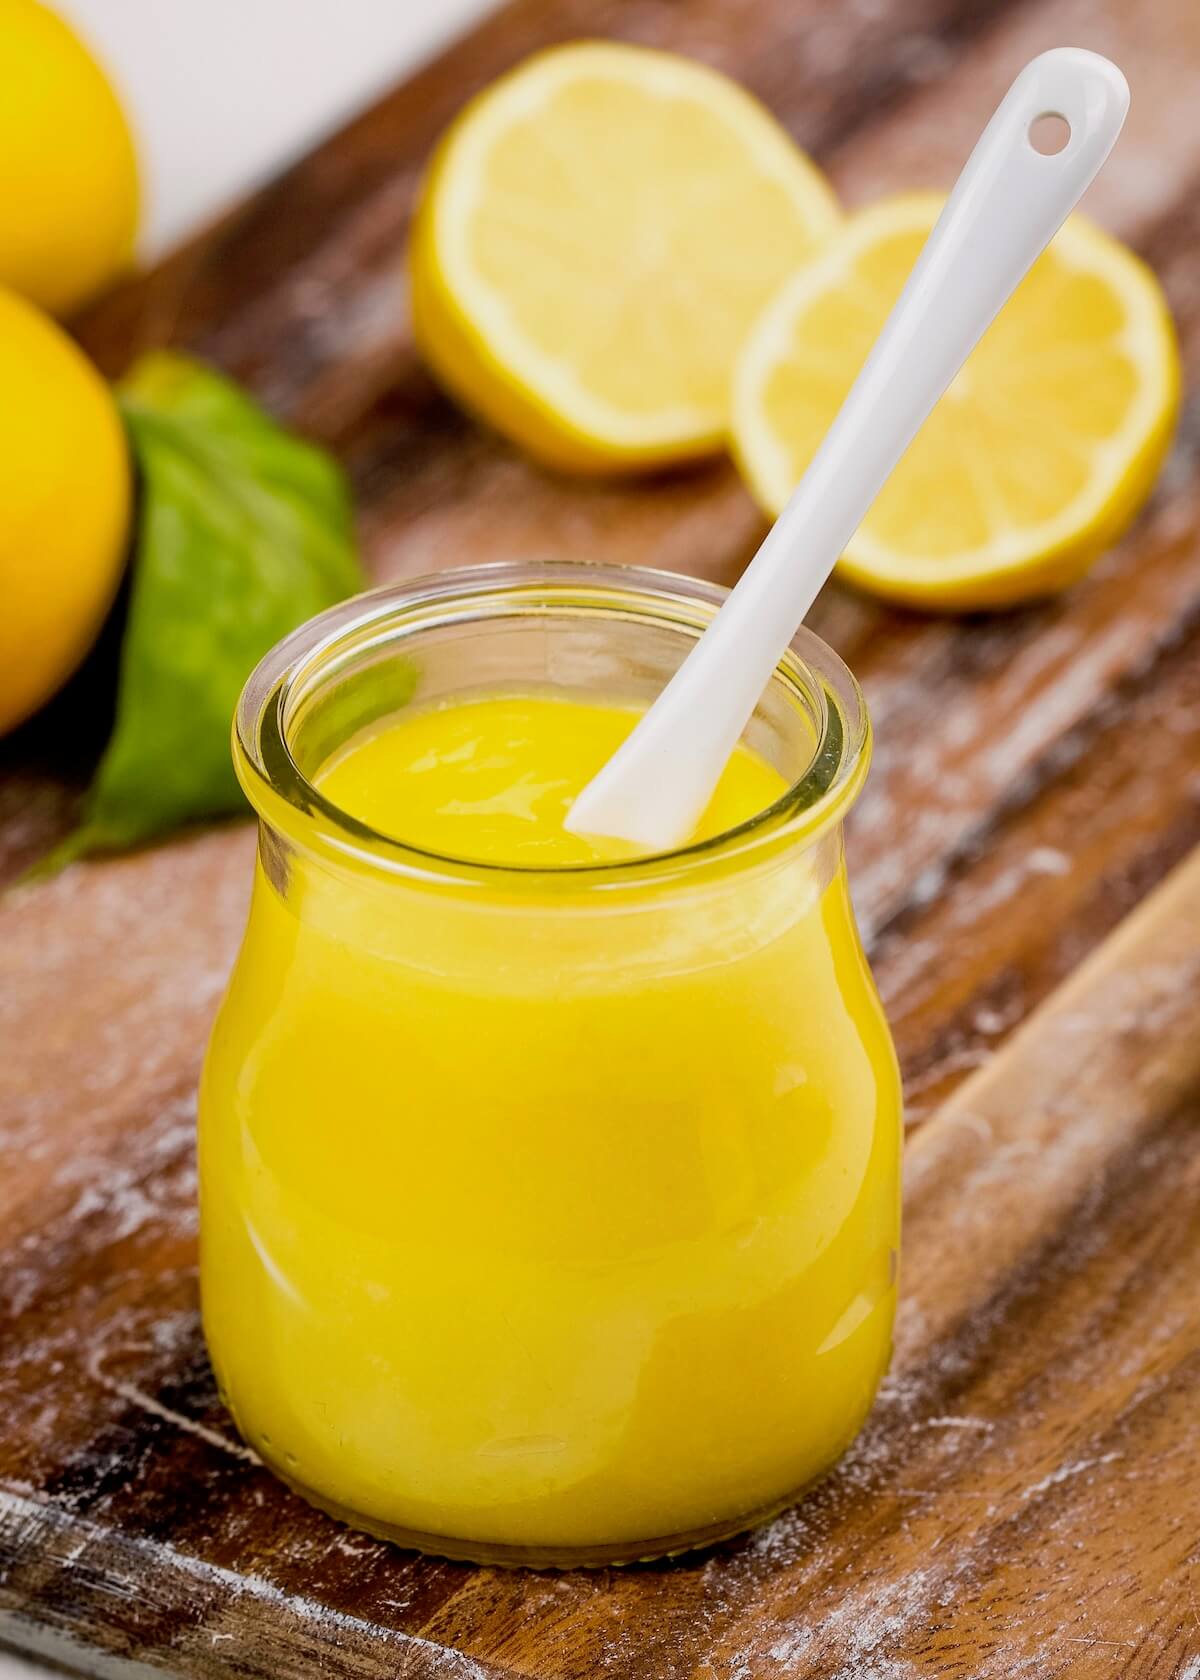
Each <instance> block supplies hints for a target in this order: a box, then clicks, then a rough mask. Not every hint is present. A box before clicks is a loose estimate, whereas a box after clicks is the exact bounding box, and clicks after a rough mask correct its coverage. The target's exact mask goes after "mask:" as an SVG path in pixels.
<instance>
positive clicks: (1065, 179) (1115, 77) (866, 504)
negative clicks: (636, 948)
mask: <svg viewBox="0 0 1200 1680" xmlns="http://www.w3.org/2000/svg"><path fill="white" fill-rule="evenodd" d="M1128 107H1129V88H1128V86H1127V84H1126V81H1125V78H1124V76H1123V75H1122V74H1121V72H1120V71H1119V70H1118V69H1117V67H1116V65H1114V64H1111V63H1110V62H1109V61H1108V60H1107V59H1105V58H1101V57H1100V56H1099V55H1098V54H1096V53H1092V52H1086V51H1084V50H1083V49H1082V48H1076V47H1060V48H1057V49H1055V50H1054V51H1052V52H1047V53H1043V54H1042V55H1041V57H1039V58H1035V59H1034V60H1033V61H1032V62H1031V63H1030V64H1027V65H1026V67H1025V69H1024V70H1022V72H1021V74H1020V75H1019V76H1018V77H1017V79H1016V81H1015V82H1014V83H1013V85H1012V87H1011V88H1010V89H1009V91H1008V93H1007V94H1006V95H1005V97H1004V100H1003V101H1002V103H1001V105H1000V107H999V109H998V110H997V111H996V114H995V115H994V116H993V118H992V120H991V122H990V123H989V124H988V126H987V128H986V129H985V130H984V132H983V134H982V136H981V137H980V140H979V142H978V144H977V145H976V147H975V150H974V151H973V152H972V153H971V156H970V158H969V159H968V160H967V164H966V167H965V169H964V170H963V172H962V174H961V175H960V176H959V179H958V182H957V184H956V186H955V188H954V191H953V192H952V193H951V194H950V197H949V199H948V200H947V201H946V205H945V208H944V209H943V211H942V214H941V216H940V217H939V218H938V221H937V225H936V226H935V227H934V229H933V232H932V233H931V234H930V236H929V239H928V240H927V242H926V244H925V247H924V249H923V250H922V252H921V255H920V256H919V257H918V259H917V262H916V265H915V267H914V268H913V271H912V274H911V275H910V276H909V279H908V282H907V284H906V286H905V288H904V290H903V292H902V293H901V295H900V298H899V301H898V302H897V304H896V306H895V308H894V309H893V311H892V313H891V315H890V316H889V317H888V320H887V322H886V324H885V326H884V328H883V332H882V333H881V335H880V337H879V339H878V340H877V341H876V344H875V346H874V349H873V350H872V351H871V354H870V355H869V356H868V358H867V360H866V362H865V363H864V365H863V368H862V371H861V372H860V373H859V375H858V378H857V379H856V380H855V382H854V384H853V386H852V387H851V389H850V392H849V394H848V396H847V397H846V400H845V402H844V403H843V405H842V407H841V409H840V411H839V413H838V415H837V417H836V418H835V420H834V422H833V424H832V426H831V427H830V428H829V431H828V432H827V433H826V435H825V438H824V440H823V442H822V443H821V446H820V448H819V449H818V450H817V453H816V454H815V455H814V456H813V459H812V461H811V462H810V464H809V467H808V470H807V472H806V473H805V474H804V477H803V478H802V479H801V480H800V483H799V484H798V485H797V487H796V489H795V491H794V492H793V494H792V497H791V499H790V501H789V502H788V504H787V506H786V507H785V508H784V510H783V512H782V513H781V514H780V516H779V518H778V520H777V521H776V522H775V524H774V526H773V527H772V529H771V530H770V531H769V532H768V533H767V536H766V538H765V540H764V542H763V544H762V546H761V548H760V549H759V550H758V553H757V554H756V555H755V556H754V559H753V560H752V561H751V562H750V564H749V566H748V567H747V568H746V571H745V572H744V574H743V575H742V578H741V579H740V581H739V582H738V584H737V587H736V588H735V589H734V590H733V593H732V594H731V595H730V597H729V599H728V601H727V602H726V603H725V605H724V606H723V607H722V608H721V611H720V612H719V613H718V614H717V616H716V618H715V619H714V620H713V622H712V624H711V625H710V626H709V628H708V630H707V631H706V632H705V634H704V635H703V636H702V637H701V639H700V640H699V642H697V644H696V646H695V647H694V649H693V650H692V652H691V653H690V654H689V655H688V657H687V659H686V660H685V661H684V663H683V665H681V666H680V668H679V670H678V671H677V672H676V673H675V675H674V677H672V679H671V681H670V682H669V683H668V684H667V686H666V688H664V689H663V691H662V693H661V694H660V695H659V696H658V698H657V700H656V701H655V702H654V704H653V706H652V707H651V708H650V710H649V711H648V712H647V713H646V715H645V717H644V718H643V719H642V720H641V722H640V723H639V724H638V726H637V728H636V729H635V730H634V731H633V733H632V734H631V735H630V736H629V738H628V739H627V740H626V742H625V743H624V745H623V746H622V747H621V748H620V750H619V751H618V752H617V753H616V755H615V756H614V757H613V758H612V759H611V760H610V761H609V763H608V764H606V765H605V766H604V768H603V769H602V770H601V771H600V773H599V775H598V776H596V777H595V779H594V780H593V781H592V782H590V783H589V784H588V786H587V787H586V788H584V790H583V792H582V793H581V794H580V795H579V797H578V799H577V800H576V802H575V804H574V806H573V807H572V809H571V812H570V814H569V816H568V821H567V826H568V827H569V828H571V829H572V830H574V831H576V832H579V833H592V834H609V835H618V836H620V837H622V838H625V839H630V840H634V841H638V842H640V843H642V844H643V845H648V846H651V847H653V848H654V849H656V850H661V849H665V848H667V847H670V846H672V845H676V844H679V843H680V842H681V841H682V840H684V839H686V837H687V836H688V835H689V834H690V833H691V832H692V830H693V829H694V827H695V825H696V823H697V822H698V820H699V818H700V816H701V814H702V812H703V810H704V807H705V805H706V804H707V802H708V800H709V798H710V797H711V794H712V791H713V788H714V787H715V785H716V783H717V781H718V779H719V777H720V774H721V771H722V769H723V767H724V765H725V763H726V760H727V759H728V757H729V754H730V753H731V752H732V751H733V748H734V746H735V745H736V743H737V740H738V737H739V736H740V734H741V732H742V730H743V729H744V727H745V725H746V722H747V720H748V719H749V717H750V715H751V713H752V712H753V710H754V707H755V705H756V704H757V703H758V700H759V697H760V696H761V694H762V692H763V690H764V688H765V687H766V685H767V682H768V681H769V680H770V676H771V673H772V671H773V670H774V669H775V666H776V664H777V663H778V661H779V659H780V658H781V657H782V655H783V652H784V650H785V648H786V647H787V645H788V643H789V641H790V640H791V638H792V636H793V635H794V633H795V631H796V628H797V626H798V625H799V624H800V623H801V621H802V620H803V618H804V615H805V614H806V613H807V612H808V610H809V608H810V607H811V606H812V604H813V601H814V600H815V599H816V597H817V594H818V593H819V591H820V589H821V586H822V585H823V584H824V582H825V580H826V579H827V578H828V576H829V574H830V572H831V571H832V570H833V567H834V564H835V563H836V561H837V558H838V556H839V554H840V553H841V552H842V549H843V548H844V547H845V546H846V544H847V542H848V541H849V540H850V538H851V537H852V536H853V534H854V532H855V530H856V529H857V528H858V526H859V525H860V524H861V522H862V520H863V517H864V515H865V514H866V512H867V510H868V509H869V508H870V506H871V503H872V502H873V501H874V500H875V497H876V496H877V495H878V494H879V491H880V490H881V489H882V488H883V485H884V483H885V482H886V481H887V479H888V477H889V476H890V475H891V473H892V471H893V469H894V468H895V466H896V464H897V463H898V461H899V460H900V457H901V456H902V455H903V453H904V451H905V450H906V449H907V448H908V445H909V444H910V443H911V442H912V440H913V438H914V436H915V435H916V433H917V432H918V430H919V429H920V427H921V426H922V424H923V423H924V421H925V420H926V419H927V418H928V416H929V413H930V410H931V409H932V408H933V406H934V404H935V403H936V402H937V400H938V398H939V397H940V396H941V395H942V394H943V392H944V391H945V390H946V387H947V386H948V385H949V384H950V382H951V380H952V379H953V378H954V376H955V374H956V373H957V372H958V370H959V369H960V368H961V367H962V365H963V363H964V362H965V361H966V359H967V357H968V356H969V355H970V353H971V351H972V350H973V349H974V348H975V346H976V344H977V343H978V342H979V340H980V338H981V337H982V336H983V334H984V332H985V331H986V329H987V327H988V326H989V325H990V324H991V322H992V320H993V319H994V318H995V316H996V314H997V313H998V312H999V310H1000V309H1001V307H1002V306H1003V305H1004V303H1005V302H1007V300H1008V298H1009V297H1010V295H1011V294H1012V292H1013V291H1014V290H1015V288H1016V286H1017V285H1018V284H1019V282H1020V281H1021V280H1022V279H1023V278H1024V276H1025V275H1026V274H1027V273H1028V271H1029V268H1030V267H1031V265H1032V264H1033V262H1034V260H1035V259H1036V258H1037V257H1038V256H1039V255H1040V253H1041V252H1042V251H1043V250H1044V249H1045V247H1046V245H1048V244H1049V242H1050V240H1051V239H1052V238H1053V236H1054V234H1055V233H1056V232H1057V230H1058V228H1059V227H1060V226H1061V225H1062V223H1063V221H1064V220H1065V219H1066V217H1067V215H1068V214H1069V213H1070V211H1071V210H1072V209H1073V208H1074V206H1075V205H1076V204H1077V203H1078V201H1079V199H1080V197H1081V196H1082V194H1083V192H1084V189H1085V188H1086V187H1087V186H1088V184H1089V182H1090V181H1091V180H1092V178H1093V177H1094V176H1095V174H1096V172H1097V170H1099V168H1100V166H1101V164H1102V163H1103V162H1104V160H1105V158H1106V157H1107V156H1108V154H1109V152H1110V151H1111V149H1112V146H1113V143H1114V141H1115V140H1116V138H1117V135H1118V134H1119V133H1120V130H1121V125H1122V123H1123V122H1124V120H1125V113H1126V111H1127V110H1128ZM1048 115H1053V116H1058V117H1061V118H1063V119H1065V121H1066V123H1067V125H1068V126H1069V131H1070V132H1069V137H1068V139H1067V141H1066V144H1065V145H1064V146H1063V148H1062V149H1061V150H1060V151H1058V152H1055V153H1053V154H1052V155H1046V154H1044V153H1042V152H1039V151H1038V150H1037V149H1036V148H1035V146H1034V144H1033V141H1032V139H1031V130H1032V128H1033V125H1034V124H1035V123H1036V122H1037V119H1038V118H1039V117H1043V116H1048Z"/></svg>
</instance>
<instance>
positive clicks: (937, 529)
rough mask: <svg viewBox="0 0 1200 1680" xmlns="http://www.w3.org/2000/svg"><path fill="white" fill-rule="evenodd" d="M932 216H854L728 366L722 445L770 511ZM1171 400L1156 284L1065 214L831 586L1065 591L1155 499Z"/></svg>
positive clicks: (995, 601) (1014, 593)
mask: <svg viewBox="0 0 1200 1680" xmlns="http://www.w3.org/2000/svg"><path fill="white" fill-rule="evenodd" d="M943 203H944V199H943V198H942V197H940V196H935V195H931V194H918V195H912V196H907V197H904V198H898V199H892V200H888V201H886V202H884V203H882V204H879V205H876V206H875V207H874V208H872V209H870V210H866V211H864V212H862V213H861V214H860V215H857V216H855V217H853V218H852V219H850V220H849V221H848V222H847V223H846V224H845V226H844V228H843V230H842V232H841V233H840V234H839V235H838V236H837V237H836V238H835V239H834V240H833V241H831V243H830V244H829V246H828V247H827V248H826V250H825V251H824V252H823V253H822V254H821V255H820V256H818V257H817V258H816V259H815V260H814V261H813V262H811V263H810V264H809V265H808V266H807V268H806V269H805V270H803V271H802V272H800V273H799V274H797V275H796V276H795V277H794V278H793V279H792V280H791V281H789V282H788V283H786V284H785V286H784V287H783V289H782V290H781V291H780V292H779V293H778V294H777V296H776V297H775V299H774V300H773V301H772V302H771V304H769V305H768V307H767V309H766V310H765V312H764V314H763V315H762V316H761V317H760V319H759V321H758V323H757V325H756V326H755V328H754V330H753V332H752V333H751V335H750V337H749V339H748V341H747V344H746V346H745V349H744V351H743V354H742V356H741V359H740V361H739V364H738V369H737V373H736V377H735V382H734V398H733V421H732V432H733V446H734V451H735V454H736V456H737V458H738V461H739V464H740V466H741V468H742V471H743V474H744V476H745V478H746V480H747V482H748V484H749V486H750V488H751V490H752V491H753V493H754V495H755V496H756V498H757V499H758V501H759V502H760V503H761V504H762V506H763V507H764V508H765V509H766V511H767V512H768V513H771V514H777V513H778V512H779V510H780V509H781V508H782V506H783V504H784V503H785V502H786V500H787V498H788V496H789V494H790V493H791V490H792V488H793V487H794V485H795V483H796V481H797V480H798V479H799V478H800V476H801V475H802V473H803V472H804V469H805V468H806V467H807V465H808V463H809V461H810V460H811V459H812V456H813V454H814V453H815V451H816V449H817V446H818V444H819V443H820V441H821V438H822V437H823V436H824V434H825V432H826V431H827V430H828V428H829V425H830V422H831V421H832V420H833V417H834V415H835V414H836V413H837V410H838V408H839V407H840V405H841V403H842V401H843V399H844V398H845V396H846V393H847V392H848V391H849V389H850V386H851V384H852V383H853V381H854V379H855V377H856V375H857V373H858V371H859V369H860V368H861V366H862V364H863V362H864V360H865V359H866V356H867V353H868V351H869V349H870V347H871V345H872V344H873V342H874V340H875V339H876V337H877V336H878V334H879V332H880V329H881V328H882V326H883V323H884V321H885V319H886V317H887V315H888V313H889V311H890V310H891V308H892V306H893V304H894V303H895V301H896V299H897V297H898V296H899V294H900V291H901V289H902V287H903V285H904V282H905V280H906V279H907V277H908V274H909V272H910V271H911V269H912V266H913V263H914V262H915V261H916V258H917V254H918V252H919V251H920V249H921V247H922V245H923V244H924V242H925V240H926V239H927V237H928V235H929V233H930V231H931V230H932V228H933V224H934V222H935V221H936V220H937V217H938V214H939V212H940V210H941V208H942V205H943ZM1179 387H1180V374H1179V356H1178V350H1177V347H1176V341H1175V334H1174V329H1173V327H1172V323H1171V319H1170V315H1169V313H1168V310H1167V306H1166V303H1165V300H1164V298H1163V295H1162V292H1161V289H1160V288H1159V285H1158V282H1157V281H1156V279H1155V278H1154V276H1153V275H1152V274H1151V273H1150V271H1149V269H1147V268H1146V267H1145V265H1144V264H1143V263H1141V262H1140V261H1139V260H1138V259H1137V258H1136V257H1135V256H1133V255H1132V253H1131V252H1129V251H1128V250H1126V249H1125V248H1124V247H1123V246H1122V245H1120V244H1118V243H1117V242H1116V241H1115V240H1113V239H1111V238H1109V237H1108V236H1107V235H1106V234H1103V233H1101V232H1100V231H1099V229H1097V228H1095V227H1093V226H1092V225H1091V224H1090V223H1088V222H1087V221H1085V220H1083V219H1082V218H1080V217H1073V218H1072V219H1071V220H1070V221H1068V222H1067V224H1066V225H1065V226H1064V227H1063V228H1062V230H1061V231H1060V233H1059V234H1058V236H1057V237H1056V239H1055V240H1054V242H1053V244H1052V245H1051V246H1050V247H1049V249H1048V250H1047V251H1046V252H1045V254H1044V255H1043V256H1042V257H1040V258H1039V259H1038V261H1037V262H1036V263H1035V264H1034V266H1033V268H1032V269H1031V270H1030V272H1029V274H1028V275H1027V276H1026V278H1025V280H1024V281H1023V282H1022V283H1021V285H1020V286H1019V287H1018V289H1017V291H1016V292H1015V293H1014V294H1013V297H1012V298H1011V300H1010V301H1009V303H1008V304H1007V305H1006V306H1005V308H1004V309H1003V310H1002V311H1001V312H1000V314H999V315H998V316H997V318H996V320H995V321H994V322H993V324H992V326H991V327H990V328H989V329H988V332H987V333H986V334H985V336H984V338H983V339H982V340H981V342H980V344H979V345H978V347H977V348H976V349H975V351H974V352H973V354H972V355H971V357H970V359H969V360H968V362H967V364H966V366H965V367H964V368H963V370H962V372H961V373H960V374H959V375H958V377H957V379H956V380H955V381H954V383H953V385H952V386H951V387H950V389H949V391H947V393H946V395H945V396H944V397H943V398H942V399H941V401H940V402H939V403H938V405H937V407H936V408H935V410H934V412H933V413H932V415H931V416H930V418H929V420H928V421H927V422H926V424H925V425H924V427H923V428H922V429H921V431H920V433H919V434H918V436H917V437H916V439H915V440H914V441H913V443H912V444H911V446H910V447H909V449H908V451H907V453H906V454H905V455H904V457H903V459H902V461H901V462H900V465H899V466H898V467H897V469H896V471H895V473H894V474H893V476H892V478H891V479H890V480H889V482H888V483H887V485H885V487H884V489H883V491H882V492H881V494H880V495H879V497H878V499H877V500H876V502H875V504H874V506H873V507H872V508H871V511H870V513H869V514H868V515H867V517H866V519H865V520H864V521H863V523H862V525H861V526H860V528H859V530H858V531H857V532H856V533H855V535H854V537H853V538H852V539H851V542H850V544H849V545H848V547H847V549H846V552H845V554H844V556H843V558H842V561H841V563H840V570H841V572H842V574H843V575H844V576H846V577H848V578H849V579H850V580H851V581H853V582H854V583H857V584H859V585H860V586H862V587H863V588H865V589H868V590H871V591H873V592H875V593H877V594H880V595H883V596H887V597H889V598H891V599H894V600H897V601H901V602H906V603H910V604H913V605H918V606H944V607H956V608H971V607H986V606H1000V605H1005V604H1007V603H1010V602H1014V601H1018V600H1021V599H1024V598H1026V597H1029V596H1034V595H1039V594H1045V593H1047V592H1049V591H1050V590H1053V589H1055V588H1059V587H1061V586H1063V585H1064V584H1066V583H1068V582H1071V581H1072V580H1073V579H1074V578H1076V577H1077V576H1079V575H1080V574H1081V573H1082V572H1083V571H1085V570H1086V569H1087V567H1088V565H1089V564H1090V563H1091V561H1092V560H1094V559H1095V558H1096V556H1097V555H1098V554H1099V553H1100V552H1101V551H1102V550H1103V549H1104V548H1105V547H1107V546H1108V545H1109V544H1110V543H1112V542H1113V541H1114V540H1115V539H1116V537H1117V536H1119V535H1120V533H1121V531H1122V530H1124V528H1125V527H1126V525H1127V524H1128V523H1129V521H1130V520H1131V519H1132V518H1133V516H1134V514H1135V513H1136V512H1137V510H1138V508H1139V507H1140V506H1141V504H1142V503H1143V501H1144V500H1145V498H1146V496H1147V495H1148V494H1149V491H1150V488H1151V486H1152V485H1153V482H1154V479H1155V477H1156V475H1157V472H1158V469H1159V466H1160V465H1161V463H1162V458H1163V455H1164V453H1165V451H1166V448H1167V445H1168V444H1169V442H1170V437H1171V432H1172V429H1173V426H1174V421H1175V416H1176V413H1177V410H1178V404H1179Z"/></svg>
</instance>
